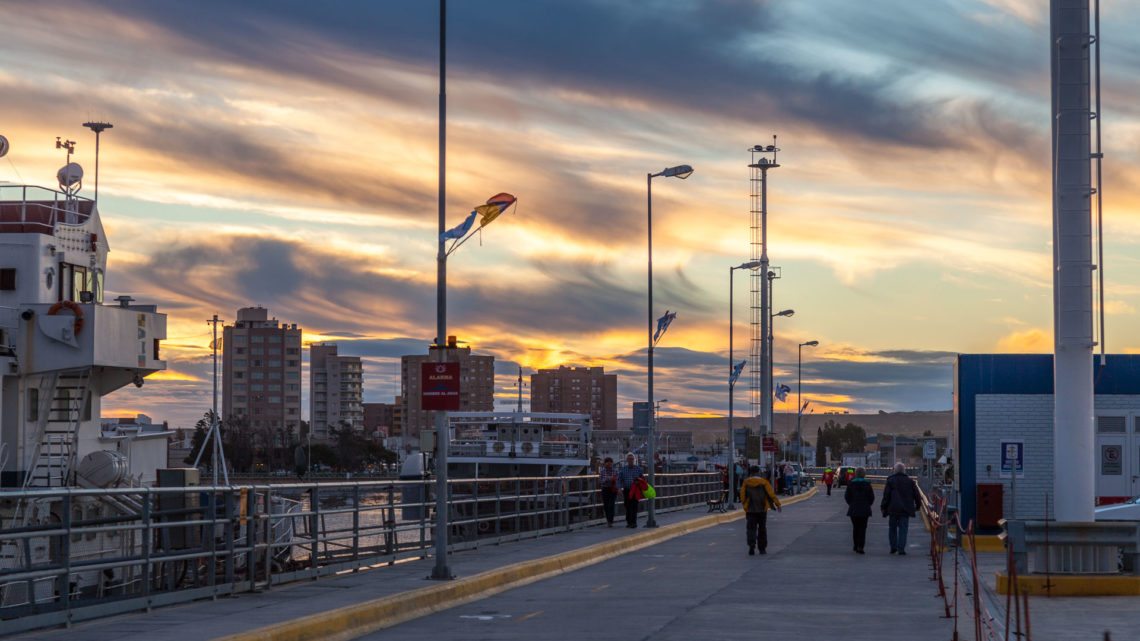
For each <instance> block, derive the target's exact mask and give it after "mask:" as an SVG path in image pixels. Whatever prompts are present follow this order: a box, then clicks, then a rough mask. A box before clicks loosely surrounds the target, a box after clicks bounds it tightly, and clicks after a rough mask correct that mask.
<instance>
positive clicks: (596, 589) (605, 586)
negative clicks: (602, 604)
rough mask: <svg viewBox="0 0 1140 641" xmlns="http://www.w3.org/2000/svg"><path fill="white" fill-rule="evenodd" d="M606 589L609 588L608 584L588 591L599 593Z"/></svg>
mask: <svg viewBox="0 0 1140 641" xmlns="http://www.w3.org/2000/svg"><path fill="white" fill-rule="evenodd" d="M608 587H610V584H609V583H607V584H605V585H599V586H598V587H596V588H594V589H593V590H590V592H601V591H602V590H605V589H606V588H608Z"/></svg>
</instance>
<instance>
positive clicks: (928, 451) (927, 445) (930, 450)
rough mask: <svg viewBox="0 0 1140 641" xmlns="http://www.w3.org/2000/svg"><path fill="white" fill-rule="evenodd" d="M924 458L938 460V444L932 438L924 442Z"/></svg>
mask: <svg viewBox="0 0 1140 641" xmlns="http://www.w3.org/2000/svg"><path fill="white" fill-rule="evenodd" d="M922 458H924V459H926V460H928V461H933V460H934V459H936V458H938V443H937V441H935V440H934V439H932V438H929V439H926V440H925V441H923V442H922Z"/></svg>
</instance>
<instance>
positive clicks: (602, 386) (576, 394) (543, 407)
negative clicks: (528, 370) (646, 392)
mask: <svg viewBox="0 0 1140 641" xmlns="http://www.w3.org/2000/svg"><path fill="white" fill-rule="evenodd" d="M530 410H531V411H532V412H564V413H568V414H589V415H590V424H591V425H592V426H593V428H594V431H595V432H596V431H597V430H616V429H617V374H606V372H605V368H603V367H566V366H565V365H563V366H560V367H559V368H558V369H540V370H538V371H537V372H536V373H534V374H531V376H530Z"/></svg>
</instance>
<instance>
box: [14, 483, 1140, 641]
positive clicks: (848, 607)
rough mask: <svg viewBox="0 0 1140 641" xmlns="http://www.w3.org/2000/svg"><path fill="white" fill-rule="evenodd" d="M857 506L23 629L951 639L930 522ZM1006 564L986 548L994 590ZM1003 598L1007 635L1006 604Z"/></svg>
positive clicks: (1038, 635) (167, 638) (1086, 627)
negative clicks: (748, 538) (762, 536)
mask: <svg viewBox="0 0 1140 641" xmlns="http://www.w3.org/2000/svg"><path fill="white" fill-rule="evenodd" d="M845 511H846V510H845V505H844V503H843V498H842V496H841V495H839V494H835V495H834V496H831V497H827V496H825V495H822V494H818V495H814V496H811V497H809V498H807V499H805V500H802V501H801V502H799V503H797V504H795V505H790V506H788V507H787V508H786V509H785V510H784V512H783V513H782V514H778V515H777V514H773V515H772V517H771V519H770V526H769V531H770V543H769V553H768V554H767V555H765V556H759V555H758V556H754V557H750V556H748V555H747V549H746V546H745V545H744V534H743V529H744V527H743V521H742V520H741V519H740V518H739V512H737V513H736V514H729V515H715V516H709V515H708V514H707V513H706V511H705V510H704V509H699V510H698V509H694V510H689V511H684V512H674V513H667V514H660V515H658V522H659V525H660V526H661V527H659V528H656V529H651V530H649V529H644V528H639V529H636V530H628V529H626V528H624V527H620V526H619V527H615V528H613V529H609V528H589V529H586V530H581V531H576V532H572V533H566V534H558V535H553V536H547V537H543V538H541V539H531V540H527V541H523V542H519V543H511V544H504V545H498V546H487V547H483V548H480V549H478V550H471V551H465V552H460V553H457V554H455V555H453V556H452V557H451V559H450V563H449V566H450V567H451V569H452V571H453V572H454V573H455V574H456V575H457V579H456V580H454V581H446V582H439V581H431V580H427V579H426V577H427V575H428V574H430V572H431V568H432V567H433V565H434V561H433V560H432V559H423V560H415V561H409V562H405V563H401V564H398V565H395V566H385V567H380V568H376V569H373V570H368V571H363V572H359V573H355V574H351V573H350V574H345V575H341V576H337V577H329V578H323V579H320V580H317V581H307V582H301V583H296V584H293V585H290V586H281V587H276V588H274V589H272V590H267V591H265V592H260V593H251V594H240V595H238V596H235V597H229V598H222V599H219V600H216V601H203V602H198V603H191V604H184V605H179V606H172V607H167V608H161V609H157V610H154V611H152V612H150V613H140V614H130V615H122V616H118V617H113V618H108V619H102V620H98V621H92V622H88V623H83V624H79V625H76V626H74V627H72V628H71V629H68V630H63V629H53V630H43V631H39V632H32V633H26V634H23V635H20V636H15V637H9V638H12V639H19V640H32V639H35V640H41V641H48V640H52V641H56V640H59V641H63V640H66V641H104V640H106V641H112V640H114V641H142V640H143V639H146V640H148V641H149V640H151V639H156V638H161V639H164V641H202V640H207V639H220V638H227V637H228V638H229V639H230V640H231V641H239V640H241V641H244V640H245V639H250V640H252V639H266V640H268V639H291V640H296V641H302V640H309V639H348V638H352V637H353V636H360V634H362V633H366V632H367V630H368V629H375V628H376V627H381V628H383V629H382V631H380V632H376V633H371V636H367V634H366V636H365V638H371V639H385V640H389V639H409V640H411V639H415V640H416V641H422V639H423V638H425V636H429V635H430V636H432V637H435V638H447V639H484V638H494V639H516V638H517V639H524V638H525V639H527V640H528V641H541V640H543V639H552V640H553V639H559V640H561V639H566V638H582V639H593V638H622V639H627V638H628V639H649V638H652V639H654V640H655V641H659V640H668V639H692V638H717V639H725V638H729V639H731V638H742V639H743V638H746V637H747V638H755V637H756V636H757V635H760V636H763V637H765V638H769V637H770V638H776V639H802V638H821V639H825V638H842V639H844V641H871V640H875V641H879V640H881V639H888V638H890V639H946V640H949V639H951V638H952V635H953V621H952V620H950V619H946V618H943V617H942V615H943V614H944V609H943V605H942V600H941V598H940V597H938V596H937V590H936V587H935V584H934V583H932V582H931V581H930V574H931V573H930V566H929V560H928V557H927V555H926V554H925V553H924V552H925V550H926V548H927V546H928V542H929V539H928V536H927V534H926V532H925V531H924V530H922V528H921V526H920V524H919V523H917V522H912V529H911V537H910V541H909V543H910V550H909V552H910V553H909V554H908V555H907V556H905V557H898V556H892V555H889V554H888V545H887V543H886V538H887V536H886V520H885V519H881V518H873V519H872V521H871V526H870V528H869V531H868V544H867V554H866V555H857V554H854V553H853V552H852V550H851V539H850V522H849V521H848V519H847V518H846V516H845ZM1000 559H1001V556H1000V554H997V553H989V554H988V555H986V554H983V555H982V557H981V560H982V567H983V571H982V577H983V578H984V579H987V583H988V585H989V586H990V592H992V585H993V579H992V577H993V569H996V565H997V564H998V562H1000ZM947 566H948V568H952V567H953V565H952V560H951V561H949V562H948V563H947ZM990 566H995V567H990ZM951 578H952V577H950V576H949V573H948V576H947V579H948V581H949V580H950V579H951ZM966 587H968V586H967V584H966V581H963V590H962V592H961V593H960V595H959V598H960V600H961V603H962V605H963V608H962V610H961V612H962V616H961V618H960V619H959V622H958V629H959V637H958V638H960V639H963V640H964V641H965V640H968V639H972V638H973V627H974V624H973V620H972V619H971V618H969V615H968V613H967V611H966V608H965V607H964V606H965V605H966V603H967V602H968V601H969V600H970V596H969V595H968V594H967V590H966ZM1039 602H1040V604H1039ZM1138 604H1140V600H1137V598H1136V597H1127V598H1115V599H1087V598H1086V599H1053V600H1051V601H1048V602H1044V600H1043V599H1035V600H1034V601H1033V602H1032V603H1031V608H1032V617H1033V638H1034V639H1037V640H1038V641H1047V640H1049V639H1066V640H1068V639H1089V640H1090V641H1091V640H1093V639H1098V640H1099V639H1103V631H1104V630H1106V629H1108V630H1111V631H1112V637H1111V638H1112V639H1113V640H1114V641H1120V640H1121V639H1138V638H1140V614H1137V608H1136V605H1138ZM991 605H992V606H993V607H991V612H992V613H993V614H994V615H995V617H997V618H998V619H999V622H998V629H999V630H1001V629H1002V628H1001V624H1002V623H1003V619H1002V617H1003V613H1002V612H1001V611H1000V607H999V606H1003V605H1004V600H1003V599H994V600H993V601H992V602H991ZM377 622H379V624H377ZM1102 624H1103V625H1102ZM369 626H371V627H369ZM336 630H344V633H343V634H339V635H338V634H337V633H336ZM2 634H3V629H2V624H0V635H2ZM1011 638H1012V637H1011Z"/></svg>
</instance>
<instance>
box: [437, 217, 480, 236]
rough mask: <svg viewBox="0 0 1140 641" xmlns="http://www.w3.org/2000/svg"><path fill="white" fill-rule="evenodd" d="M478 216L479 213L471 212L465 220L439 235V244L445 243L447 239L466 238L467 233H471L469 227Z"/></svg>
mask: <svg viewBox="0 0 1140 641" xmlns="http://www.w3.org/2000/svg"><path fill="white" fill-rule="evenodd" d="M478 215H479V212H477V211H473V212H471V214H470V215H469V216H467V219H466V220H464V221H463V222H461V223H459V224H458V225H456V226H455V227H452V228H451V229H449V230H447V231H445V232H443V233H442V234H440V235H439V242H441V243H443V242H447V239H449V238H463V237H464V236H466V235H467V232H469V231H471V225H474V224H475V217H476V216H478Z"/></svg>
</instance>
